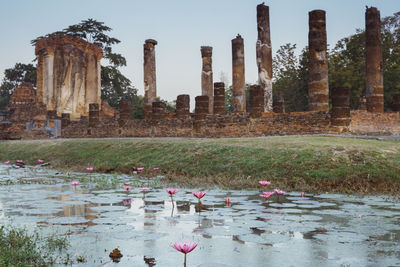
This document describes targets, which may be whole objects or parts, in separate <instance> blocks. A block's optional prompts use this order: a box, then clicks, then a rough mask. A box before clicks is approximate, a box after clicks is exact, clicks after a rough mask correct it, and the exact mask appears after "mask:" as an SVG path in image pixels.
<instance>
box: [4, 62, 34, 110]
mask: <svg viewBox="0 0 400 267" xmlns="http://www.w3.org/2000/svg"><path fill="white" fill-rule="evenodd" d="M22 82H30V83H32V84H33V85H34V86H36V68H35V67H34V66H33V65H32V64H22V63H17V64H15V66H14V68H9V69H6V70H5V71H4V78H3V81H2V83H1V86H0V109H4V108H5V107H6V106H7V104H8V101H9V100H10V97H11V94H12V92H13V91H14V89H15V88H16V87H17V86H18V85H19V84H20V83H22Z"/></svg>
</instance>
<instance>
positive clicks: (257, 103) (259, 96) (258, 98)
mask: <svg viewBox="0 0 400 267" xmlns="http://www.w3.org/2000/svg"><path fill="white" fill-rule="evenodd" d="M249 98H250V99H249V105H250V116H251V117H253V118H256V117H260V116H261V113H262V112H263V111H264V91H263V89H262V87H261V86H260V85H252V86H251V87H250V96H249Z"/></svg>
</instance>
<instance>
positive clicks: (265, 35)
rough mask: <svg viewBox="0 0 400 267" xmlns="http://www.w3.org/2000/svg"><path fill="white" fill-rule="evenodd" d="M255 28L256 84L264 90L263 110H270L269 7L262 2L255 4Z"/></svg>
mask: <svg viewBox="0 0 400 267" xmlns="http://www.w3.org/2000/svg"><path fill="white" fill-rule="evenodd" d="M257 30H258V39H257V46H256V53H257V66H258V84H259V85H260V86H261V88H262V89H263V91H264V111H265V112H272V49H271V36H270V27H269V7H268V6H266V5H264V4H260V5H258V6H257Z"/></svg>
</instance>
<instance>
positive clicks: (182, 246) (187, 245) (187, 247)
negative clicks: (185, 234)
mask: <svg viewBox="0 0 400 267" xmlns="http://www.w3.org/2000/svg"><path fill="white" fill-rule="evenodd" d="M172 247H173V248H174V249H176V250H177V251H179V252H182V253H184V254H185V261H184V263H183V266H184V267H186V254H188V253H189V252H191V251H192V250H193V249H195V248H196V247H197V242H176V243H175V244H173V245H172Z"/></svg>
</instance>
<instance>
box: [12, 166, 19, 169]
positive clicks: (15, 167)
mask: <svg viewBox="0 0 400 267" xmlns="http://www.w3.org/2000/svg"><path fill="white" fill-rule="evenodd" d="M13 167H14V169H19V168H21V166H18V165H15V166H13Z"/></svg>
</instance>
